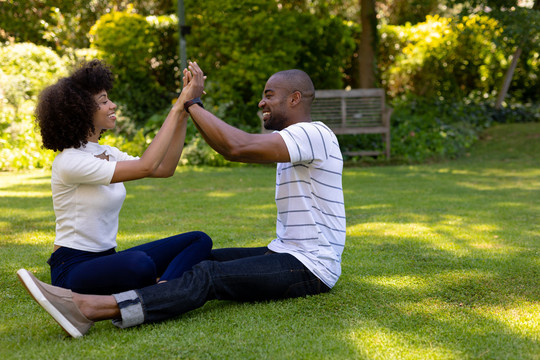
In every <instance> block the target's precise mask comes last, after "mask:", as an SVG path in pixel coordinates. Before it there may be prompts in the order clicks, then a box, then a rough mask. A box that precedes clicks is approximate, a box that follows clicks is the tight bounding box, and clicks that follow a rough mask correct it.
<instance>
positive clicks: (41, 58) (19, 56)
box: [0, 43, 67, 112]
mask: <svg viewBox="0 0 540 360" xmlns="http://www.w3.org/2000/svg"><path fill="white" fill-rule="evenodd" d="M66 74H67V68H66V64H65V61H64V60H62V59H61V58H60V57H59V56H58V55H57V54H56V53H55V52H54V51H52V50H51V49H49V48H47V47H45V46H38V45H35V44H32V43H20V44H12V45H7V46H1V47H0V84H1V88H0V96H2V101H3V102H4V103H8V104H9V105H11V106H12V107H13V109H14V111H15V112H18V111H19V109H20V107H21V106H23V105H24V102H25V101H28V100H31V101H32V100H33V101H35V99H36V98H37V95H38V94H39V92H40V91H41V90H42V89H43V88H44V87H45V86H47V85H50V84H51V83H53V82H54V81H56V80H57V79H59V78H60V77H62V76H65V75H66Z"/></svg>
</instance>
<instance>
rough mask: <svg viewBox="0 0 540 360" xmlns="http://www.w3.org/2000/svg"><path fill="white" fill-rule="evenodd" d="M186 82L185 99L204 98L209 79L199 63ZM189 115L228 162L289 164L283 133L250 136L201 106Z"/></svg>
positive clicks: (188, 73)
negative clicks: (207, 79)
mask: <svg viewBox="0 0 540 360" xmlns="http://www.w3.org/2000/svg"><path fill="white" fill-rule="evenodd" d="M189 70H190V71H189V72H187V73H186V77H185V78H184V79H185V81H187V82H188V83H189V85H190V86H188V87H187V88H186V90H187V91H186V93H185V95H186V97H185V99H187V100H189V99H194V98H197V97H200V96H201V95H202V93H203V88H204V80H205V76H204V74H203V72H202V70H201V68H200V67H199V66H198V65H197V63H192V62H190V63H189ZM189 113H190V115H191V118H192V119H193V122H194V123H195V126H196V127H197V129H198V130H199V132H200V133H201V135H202V137H203V138H204V140H205V141H206V142H207V143H208V144H209V145H210V146H211V147H212V148H213V149H214V150H216V151H217V152H218V153H220V154H221V155H223V156H224V157H225V158H226V159H227V160H231V161H238V162H246V163H271V162H289V161H290V156H289V151H288V149H287V145H285V141H283V138H282V137H281V135H279V134H249V133H246V132H245V131H242V130H240V129H237V128H235V127H234V126H231V125H229V124H227V123H226V122H224V121H223V120H221V119H219V118H218V117H217V116H215V115H213V114H212V113H210V112H209V111H206V110H205V109H203V108H202V107H200V106H199V105H197V104H194V105H191V106H190V107H189Z"/></svg>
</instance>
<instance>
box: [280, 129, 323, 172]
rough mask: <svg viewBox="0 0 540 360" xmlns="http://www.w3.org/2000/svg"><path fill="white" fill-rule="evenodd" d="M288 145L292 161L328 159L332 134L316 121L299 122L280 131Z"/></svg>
mask: <svg viewBox="0 0 540 360" xmlns="http://www.w3.org/2000/svg"><path fill="white" fill-rule="evenodd" d="M279 134H280V135H281V137H282V138H283V141H285V144H286V145H287V149H288V151H289V156H290V158H291V163H293V164H294V163H302V162H306V163H307V162H312V161H315V160H326V159H328V156H329V149H330V145H331V142H332V134H331V133H330V132H329V131H328V130H327V129H326V128H325V127H324V126H318V125H317V124H314V123H308V122H304V123H297V124H294V125H291V126H289V127H287V128H285V129H283V130H281V131H280V132H279Z"/></svg>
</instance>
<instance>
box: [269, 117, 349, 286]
mask: <svg viewBox="0 0 540 360" xmlns="http://www.w3.org/2000/svg"><path fill="white" fill-rule="evenodd" d="M279 134H280V135H281V136H282V137H283V140H284V141H285V144H286V145H287V149H288V151H289V155H290V158H291V162H290V163H278V164H277V174H276V205H277V211H278V214H277V224H276V235H277V238H276V239H275V240H273V241H272V242H271V243H270V244H269V245H268V248H269V249H270V250H272V251H275V252H278V253H289V254H291V255H293V256H294V257H296V258H297V259H298V260H300V261H301V262H302V263H303V264H304V265H305V266H306V267H307V268H308V269H309V270H310V271H311V272H313V274H314V275H315V276H317V277H318V278H319V279H321V281H322V282H324V283H325V284H326V285H327V286H329V287H333V286H334V285H335V283H336V282H337V280H338V278H339V276H340V275H341V254H342V253H343V248H344V246H345V232H346V223H345V205H344V202H343V188H342V185H341V175H342V171H343V158H342V156H341V151H340V149H339V144H338V141H337V139H336V136H335V135H334V133H333V132H332V131H331V130H330V129H329V128H328V127H327V126H326V125H324V124H323V123H322V122H301V123H297V124H294V125H291V126H289V127H287V128H285V129H283V130H281V131H280V132H279Z"/></svg>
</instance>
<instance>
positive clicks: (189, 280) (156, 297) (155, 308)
mask: <svg viewBox="0 0 540 360" xmlns="http://www.w3.org/2000/svg"><path fill="white" fill-rule="evenodd" d="M232 250H233V249H231V251H232ZM224 251H226V250H224ZM233 257H234V256H233ZM329 290H330V289H329V288H328V287H327V286H326V285H325V284H324V283H322V282H321V281H320V280H319V279H318V278H317V277H316V276H314V275H313V274H312V273H311V272H310V271H309V270H308V269H307V268H306V267H305V266H304V265H303V264H302V263H301V262H300V261H298V260H297V259H296V258H295V257H294V256H292V255H289V254H277V253H269V254H266V255H258V256H249V257H242V258H239V259H235V260H229V261H203V262H201V263H199V264H197V265H195V266H194V267H193V269H192V270H191V271H188V272H186V273H184V275H183V276H182V277H180V278H178V279H173V280H171V281H169V282H167V283H163V284H158V285H153V286H149V287H146V288H143V289H139V290H135V291H129V292H125V293H121V294H115V295H114V297H115V298H116V300H117V302H118V306H119V308H120V311H121V314H122V322H120V323H117V325H118V326H120V327H127V326H133V325H137V324H140V323H142V322H156V321H162V320H165V319H169V318H172V317H175V316H178V315H181V314H183V313H185V312H188V311H190V310H193V309H196V308H199V307H201V306H202V305H204V304H205V303H206V302H207V301H209V300H213V299H219V300H235V301H257V300H273V299H282V298H290V297H299V296H306V295H314V294H319V293H321V292H326V291H329Z"/></svg>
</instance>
